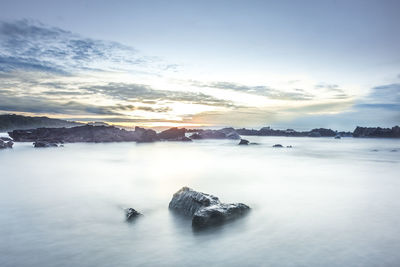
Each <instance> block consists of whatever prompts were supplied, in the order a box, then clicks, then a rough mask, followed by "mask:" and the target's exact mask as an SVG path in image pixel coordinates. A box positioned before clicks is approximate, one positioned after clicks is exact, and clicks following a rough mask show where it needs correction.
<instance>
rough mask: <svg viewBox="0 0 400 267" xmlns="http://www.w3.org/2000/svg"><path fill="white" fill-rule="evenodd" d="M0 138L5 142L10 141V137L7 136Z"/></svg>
mask: <svg viewBox="0 0 400 267" xmlns="http://www.w3.org/2000/svg"><path fill="white" fill-rule="evenodd" d="M0 140H3V141H5V142H8V141H12V139H11V138H9V137H0Z"/></svg>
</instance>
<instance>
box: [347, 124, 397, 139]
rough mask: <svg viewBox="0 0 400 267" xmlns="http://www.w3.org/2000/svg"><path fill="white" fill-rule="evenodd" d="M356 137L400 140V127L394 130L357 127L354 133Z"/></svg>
mask: <svg viewBox="0 0 400 267" xmlns="http://www.w3.org/2000/svg"><path fill="white" fill-rule="evenodd" d="M353 136H354V137H386V138H400V127H399V126H394V127H392V128H381V127H359V126H357V127H356V129H355V130H354V132H353Z"/></svg>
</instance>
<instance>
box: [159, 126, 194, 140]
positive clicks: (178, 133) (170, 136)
mask: <svg viewBox="0 0 400 267" xmlns="http://www.w3.org/2000/svg"><path fill="white" fill-rule="evenodd" d="M185 133H186V129H185V128H181V129H179V128H177V127H174V128H170V129H168V130H165V131H162V132H161V133H159V134H158V138H159V139H160V140H163V141H184V142H187V141H189V142H190V141H192V139H190V138H188V137H186V136H185Z"/></svg>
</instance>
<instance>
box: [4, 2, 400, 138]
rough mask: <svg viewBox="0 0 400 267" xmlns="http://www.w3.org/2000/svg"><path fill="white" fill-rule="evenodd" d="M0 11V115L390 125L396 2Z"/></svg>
mask: <svg viewBox="0 0 400 267" xmlns="http://www.w3.org/2000/svg"><path fill="white" fill-rule="evenodd" d="M0 5H1V8H0V113H15V114H23V115H33V116H37V115H39V116H49V117H54V118H62V119H69V120H77V121H104V122H108V123H111V124H117V125H123V126H135V125H139V126H146V127H160V126H179V127H189V128H190V127H200V126H201V127H223V126H234V127H247V128H260V127H263V126H273V127H275V128H295V129H299V130H305V129H311V128H315V127H328V128H335V129H338V130H352V129H354V127H356V126H357V125H360V126H382V127H391V126H394V125H397V124H400V16H399V15H398V14H399V13H400V1H396V0H393V1H389V0H380V1H378V0H377V1H369V0H353V1H348V0H347V1H334V0H324V1H320V0H318V1H308V0H305V1H294V0H293V1H285V0H283V1H255V0H254V1H253V0H249V1H244V0H243V1H235V0H231V1H222V0H214V1H207V0H205V1H173V0H171V1H151V0H149V1H74V0H71V1H54V0H49V1H40V0H37V1H19V0H12V1H8V0H0Z"/></svg>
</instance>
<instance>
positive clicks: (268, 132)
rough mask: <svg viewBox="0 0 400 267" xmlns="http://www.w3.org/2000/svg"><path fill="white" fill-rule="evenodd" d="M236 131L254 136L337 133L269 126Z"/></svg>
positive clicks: (348, 133)
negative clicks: (299, 130) (301, 130)
mask: <svg viewBox="0 0 400 267" xmlns="http://www.w3.org/2000/svg"><path fill="white" fill-rule="evenodd" d="M236 132H237V133H238V134H240V135H255V136H294V137H302V136H309V135H311V136H318V137H319V136H335V135H336V134H337V133H336V131H333V130H331V129H325V128H319V129H313V130H311V131H305V132H297V131H295V130H293V129H286V130H274V129H272V128H271V127H263V128H261V129H260V130H255V129H245V128H242V129H236ZM340 134H342V136H351V133H350V132H340Z"/></svg>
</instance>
